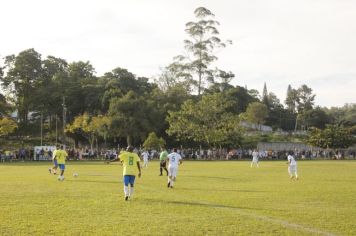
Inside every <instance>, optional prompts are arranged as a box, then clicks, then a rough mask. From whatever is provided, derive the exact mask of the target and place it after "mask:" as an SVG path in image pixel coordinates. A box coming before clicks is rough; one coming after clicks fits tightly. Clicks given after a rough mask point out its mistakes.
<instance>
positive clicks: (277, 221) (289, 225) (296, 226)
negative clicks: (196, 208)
mask: <svg viewBox="0 0 356 236" xmlns="http://www.w3.org/2000/svg"><path fill="white" fill-rule="evenodd" d="M197 203H199V204H202V205H207V206H209V205H212V207H214V208H218V209H228V210H231V211H237V212H238V213H239V214H240V215H244V216H249V217H252V218H255V219H259V220H264V221H268V222H271V223H275V224H280V225H282V226H284V227H286V228H293V229H298V230H301V231H305V232H309V233H314V234H321V235H327V236H336V234H333V233H330V232H326V231H322V230H319V229H317V228H311V227H306V226H303V225H299V224H295V223H290V222H288V221H285V220H280V219H276V218H273V217H269V216H264V215H258V214H254V213H249V212H245V211H244V210H241V209H237V208H234V207H229V206H224V205H214V204H211V203H209V202H197Z"/></svg>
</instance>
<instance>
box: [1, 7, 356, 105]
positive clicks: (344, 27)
mask: <svg viewBox="0 0 356 236" xmlns="http://www.w3.org/2000/svg"><path fill="white" fill-rule="evenodd" d="M197 7H206V8H208V9H209V10H210V11H211V12H212V13H214V14H215V20H217V21H219V22H220V25H219V26H218V30H219V32H220V35H219V37H220V38H221V39H222V40H232V41H233V44H232V45H230V46H228V47H226V48H224V49H221V50H219V51H218V52H217V54H216V55H217V57H218V58H219V59H218V61H217V62H216V64H215V65H214V66H217V67H219V68H220V69H223V70H226V71H232V72H233V73H234V74H235V75H236V77H235V78H234V80H233V81H232V82H231V83H232V84H233V85H239V86H244V87H245V86H246V87H247V88H248V89H257V90H258V91H260V93H261V94H262V89H263V85H264V83H266V85H267V90H268V92H273V93H274V94H276V95H277V97H278V98H279V99H280V101H281V103H284V100H285V96H286V92H287V87H288V85H289V84H290V85H291V86H292V87H293V88H298V87H300V86H301V85H303V84H306V85H307V86H309V87H310V88H312V89H313V92H314V93H315V94H316V98H315V104H316V105H319V106H323V107H324V106H326V107H331V106H339V107H340V106H343V105H344V104H345V103H356V1H354V0H268V1H266V0H219V1H217V0H204V1H198V0H175V1H174V0H130V1H124V0H31V1H28V0H0V22H1V27H0V57H1V58H3V57H5V56H7V55H11V54H15V55H17V54H18V53H19V52H21V51H23V50H26V49H29V48H34V49H35V50H36V51H37V52H39V53H40V54H41V55H42V59H45V58H46V57H47V56H48V55H52V56H55V57H60V58H63V59H65V60H67V61H68V62H74V61H79V60H82V61H90V63H91V64H92V65H93V66H94V68H95V70H96V75H98V76H101V75H103V74H104V73H105V72H109V71H111V70H113V69H114V68H116V67H121V68H125V69H128V70H129V71H130V72H132V73H134V74H135V75H137V76H144V77H148V78H153V77H157V76H158V75H159V74H160V73H161V70H162V68H164V67H165V66H167V65H169V64H170V63H171V62H172V61H173V57H174V56H176V55H179V54H182V53H183V49H184V47H183V46H184V45H183V40H185V39H188V35H187V34H186V33H185V32H184V29H185V24H186V23H187V22H189V21H195V20H196V19H195V17H194V13H193V12H194V10H195V9H196V8H197ZM0 62H1V61H0Z"/></svg>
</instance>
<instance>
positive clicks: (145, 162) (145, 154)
mask: <svg viewBox="0 0 356 236" xmlns="http://www.w3.org/2000/svg"><path fill="white" fill-rule="evenodd" d="M148 156H149V154H148V152H147V151H146V150H144V151H143V152H142V153H141V157H142V159H143V166H142V167H148Z"/></svg>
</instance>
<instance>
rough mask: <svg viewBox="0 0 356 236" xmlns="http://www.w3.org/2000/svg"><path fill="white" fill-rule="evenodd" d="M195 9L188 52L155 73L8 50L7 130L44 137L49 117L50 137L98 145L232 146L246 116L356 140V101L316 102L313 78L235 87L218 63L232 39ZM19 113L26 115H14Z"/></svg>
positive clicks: (1, 102) (239, 139) (4, 82)
mask: <svg viewBox="0 0 356 236" xmlns="http://www.w3.org/2000/svg"><path fill="white" fill-rule="evenodd" d="M194 14H195V17H196V18H195V19H196V21H191V22H188V23H187V24H186V30H185V31H186V33H187V39H186V40H184V50H185V53H184V55H178V56H176V57H174V59H173V62H172V63H171V64H169V65H167V66H166V67H165V68H164V69H163V70H162V73H161V74H160V76H158V77H157V78H154V80H153V81H152V80H150V79H149V78H147V77H138V76H136V75H135V74H134V73H132V72H130V71H128V70H127V69H125V68H121V67H117V68H114V69H113V70H112V71H110V72H106V73H104V75H102V76H97V75H96V73H95V68H94V66H93V65H92V64H91V63H90V62H89V61H76V62H68V61H67V60H65V59H63V58H58V57H55V56H47V57H46V58H42V56H41V54H40V53H39V52H37V51H36V50H35V49H33V48H31V49H27V50H24V51H22V52H20V53H19V54H17V55H8V56H5V57H4V58H3V62H2V64H0V82H1V87H2V93H1V94H0V136H6V135H8V134H11V133H12V132H15V135H17V136H25V135H32V136H35V135H38V133H39V127H40V126H41V129H42V126H43V131H44V132H45V134H46V137H47V139H48V140H52V141H53V140H54V138H57V136H59V137H61V139H60V140H59V141H61V142H65V140H66V139H67V141H68V140H73V141H74V142H75V144H76V145H78V143H79V142H88V143H90V145H91V146H92V147H93V146H94V145H95V144H98V143H105V144H107V143H109V144H116V143H123V144H126V145H127V144H135V145H138V144H141V143H143V142H145V141H147V143H150V141H148V140H147V138H148V137H151V138H152V137H155V136H156V137H157V138H158V137H159V138H158V140H159V142H160V143H161V144H164V143H167V144H168V145H188V146H189V145H190V146H194V145H196V146H199V145H200V146H201V145H202V146H215V147H216V146H219V147H222V146H223V147H229V146H239V145H242V144H243V142H244V138H245V135H244V133H245V132H246V130H245V129H244V128H243V127H242V126H241V121H247V122H250V123H254V124H258V125H262V124H265V125H268V126H271V127H273V129H274V130H283V131H288V132H292V131H298V130H311V129H312V131H313V132H314V133H313V132H311V133H310V134H316V133H317V132H322V131H323V130H325V129H327V128H329V129H330V127H331V126H332V127H334V128H335V127H336V128H338V129H344V131H345V132H348V133H349V134H350V135H351V139H350V140H352V141H351V144H352V143H354V140H353V139H352V135H354V134H355V125H356V105H355V104H346V105H345V106H344V107H340V108H329V109H328V108H322V107H319V106H315V104H314V99H315V96H316V95H315V94H314V93H313V91H312V89H311V88H309V87H308V86H307V85H301V86H300V87H299V88H292V87H291V86H290V85H289V86H288V88H287V91H286V94H287V96H286V100H285V101H284V104H282V103H281V102H280V100H279V99H278V98H277V96H276V95H275V94H274V93H272V92H268V90H267V85H266V83H265V84H264V89H263V92H262V95H260V93H259V92H258V90H256V89H248V88H247V87H241V86H233V85H232V84H231V80H232V79H233V78H234V74H233V73H232V72H231V71H224V70H222V69H220V68H216V67H214V62H215V61H216V60H218V58H217V56H216V50H217V49H219V48H225V47H227V46H228V45H229V44H231V43H232V42H231V41H229V40H225V41H223V40H222V39H220V38H219V31H218V25H219V22H218V21H216V20H215V16H214V14H213V13H212V12H211V11H210V10H208V9H207V8H204V7H200V8H197V9H196V10H195V11H194ZM13 112H16V113H17V120H13V119H11V118H10V114H11V113H13ZM39 124H40V125H39ZM312 140H313V139H310V140H309V142H313V141H312ZM348 144H350V142H349V143H348ZM351 144H350V145H351Z"/></svg>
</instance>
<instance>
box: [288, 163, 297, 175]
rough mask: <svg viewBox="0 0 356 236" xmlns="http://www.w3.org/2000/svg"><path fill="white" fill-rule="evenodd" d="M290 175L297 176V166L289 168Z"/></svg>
mask: <svg viewBox="0 0 356 236" xmlns="http://www.w3.org/2000/svg"><path fill="white" fill-rule="evenodd" d="M288 173H289V174H290V175H292V174H297V166H295V165H293V166H289V167H288Z"/></svg>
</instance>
